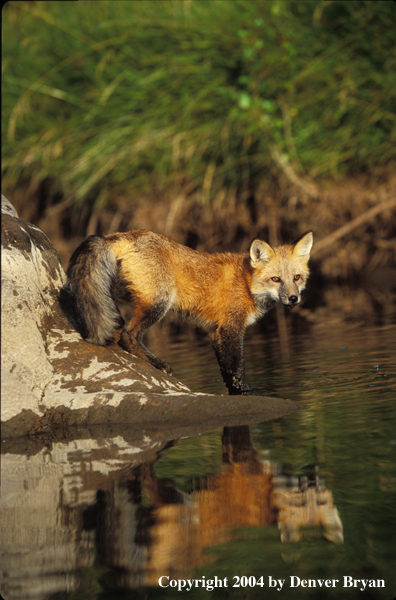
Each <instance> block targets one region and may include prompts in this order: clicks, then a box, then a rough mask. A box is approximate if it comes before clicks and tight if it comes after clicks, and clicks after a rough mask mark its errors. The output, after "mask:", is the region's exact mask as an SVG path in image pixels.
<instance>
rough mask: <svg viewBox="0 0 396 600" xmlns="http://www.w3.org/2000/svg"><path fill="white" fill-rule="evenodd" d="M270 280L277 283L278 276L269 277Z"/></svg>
mask: <svg viewBox="0 0 396 600" xmlns="http://www.w3.org/2000/svg"><path fill="white" fill-rule="evenodd" d="M271 279H272V281H275V283H278V281H280V277H271Z"/></svg>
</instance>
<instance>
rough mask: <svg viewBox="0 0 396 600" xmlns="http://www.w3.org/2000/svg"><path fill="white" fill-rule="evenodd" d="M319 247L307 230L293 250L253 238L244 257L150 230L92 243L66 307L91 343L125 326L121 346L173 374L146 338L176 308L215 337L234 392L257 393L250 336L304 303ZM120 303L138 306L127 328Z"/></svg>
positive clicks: (79, 260) (74, 261) (74, 270)
mask: <svg viewBox="0 0 396 600" xmlns="http://www.w3.org/2000/svg"><path fill="white" fill-rule="evenodd" d="M312 243H313V236H312V232H311V231H308V232H306V233H304V235H302V236H301V237H300V238H299V239H298V240H297V241H296V242H294V244H292V245H284V246H279V247H278V248H271V246H270V245H269V244H267V243H266V242H264V241H262V240H259V239H254V240H253V241H252V243H251V244H250V248H249V252H246V253H244V254H235V253H228V252H226V253H221V254H207V253H203V252H197V251H196V250H192V249H191V248H187V247H185V246H182V245H181V244H178V243H177V242H175V241H173V240H170V239H168V238H166V237H164V236H163V235H160V234H158V233H154V232H152V231H147V230H139V229H137V230H133V231H129V232H127V233H113V234H109V235H105V236H103V237H100V236H90V237H88V238H87V239H86V240H85V241H84V242H83V243H82V244H81V245H80V246H79V247H78V248H77V249H76V250H75V252H74V253H73V255H72V257H71V259H70V264H69V267H68V270H67V276H68V279H67V282H66V284H65V286H64V288H63V290H62V292H61V301H62V305H63V307H64V309H65V311H66V312H69V318H70V320H71V322H72V323H73V325H74V326H75V327H76V329H77V330H78V331H79V332H80V333H81V335H82V336H83V337H84V338H85V339H86V340H87V341H88V342H92V343H94V344H99V345H103V346H104V345H106V344H108V343H110V342H111V341H113V339H114V334H115V333H116V332H117V331H119V330H120V329H121V327H123V329H122V333H121V337H120V339H119V342H118V343H119V344H120V346H121V347H122V348H124V349H125V350H127V351H128V352H130V353H131V354H134V355H136V356H138V357H140V358H143V359H144V360H147V361H148V362H149V363H151V364H152V365H154V366H155V367H157V369H161V370H162V371H164V372H166V373H169V374H172V369H171V367H170V366H169V365H168V364H167V363H165V362H163V361H162V360H160V359H159V358H157V357H156V356H155V355H154V354H152V353H151V352H150V351H149V350H148V349H147V348H146V347H145V346H144V344H143V335H144V332H145V331H146V329H148V328H149V327H150V326H151V325H153V323H156V322H157V321H159V320H160V319H162V318H163V317H164V316H165V315H166V313H167V312H168V310H170V309H173V310H175V311H179V312H182V313H184V314H187V315H191V316H193V317H195V318H196V319H198V322H199V323H200V324H201V325H202V326H203V327H204V328H205V329H206V330H207V331H208V333H209V335H210V338H211V340H212V345H213V349H214V351H215V354H216V358H217V361H218V363H219V366H220V372H221V374H222V377H223V379H224V382H225V384H226V386H227V388H228V391H229V393H230V394H250V393H251V392H252V388H251V387H250V385H249V384H248V383H247V382H246V381H245V373H244V359H243V337H244V333H245V329H246V327H247V326H248V325H251V324H252V323H254V322H255V321H257V319H259V318H260V317H261V316H263V315H264V314H265V313H266V312H268V311H269V310H270V309H271V308H272V307H273V306H274V305H275V303H276V302H281V303H282V304H284V305H285V306H288V307H290V308H292V307H293V306H295V305H296V304H298V303H299V302H300V300H301V291H302V290H303V289H304V287H305V284H306V281H307V278H308V273H309V270H308V259H309V254H310V250H311V247H312ZM62 298H63V300H62ZM117 302H130V303H132V305H133V307H134V313H133V316H132V318H131V320H130V321H129V322H128V323H125V322H124V320H123V318H122V316H121V313H120V311H119V308H118V306H117ZM67 308H68V310H67ZM70 310H72V312H73V315H70Z"/></svg>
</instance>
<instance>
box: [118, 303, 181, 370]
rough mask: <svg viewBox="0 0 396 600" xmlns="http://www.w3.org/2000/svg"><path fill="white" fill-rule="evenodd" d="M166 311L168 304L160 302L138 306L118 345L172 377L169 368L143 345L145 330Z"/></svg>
mask: <svg viewBox="0 0 396 600" xmlns="http://www.w3.org/2000/svg"><path fill="white" fill-rule="evenodd" d="M168 310H169V304H168V302H160V303H157V304H154V305H150V306H144V305H143V304H138V305H137V306H136V309H135V312H134V314H133V317H132V318H131V320H130V321H129V323H127V324H126V325H125V327H124V329H123V331H122V333H121V337H120V340H119V342H118V343H119V345H120V346H121V347H122V348H124V350H126V351H127V352H130V353H131V354H134V355H135V356H138V357H139V358H142V359H143V360H147V361H148V362H149V363H150V364H152V365H153V366H154V367H156V368H157V369H160V370H161V371H163V372H164V373H168V375H172V373H173V371H172V368H171V366H170V365H168V363H166V362H164V361H162V360H160V359H159V358H158V357H157V356H155V354H153V353H152V352H150V350H149V349H148V348H146V346H145V345H144V343H143V336H144V333H145V332H146V330H147V329H148V328H149V327H151V325H154V323H157V321H159V320H160V319H162V317H164V316H165V314H166V313H167V312H168Z"/></svg>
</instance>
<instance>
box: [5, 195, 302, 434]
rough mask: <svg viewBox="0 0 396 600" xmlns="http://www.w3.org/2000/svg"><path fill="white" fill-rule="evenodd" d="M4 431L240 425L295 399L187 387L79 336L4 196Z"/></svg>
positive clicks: (46, 250)
mask: <svg viewBox="0 0 396 600" xmlns="http://www.w3.org/2000/svg"><path fill="white" fill-rule="evenodd" d="M2 210H3V212H2V405H1V420H2V437H3V438H10V437H14V436H20V435H25V434H28V433H38V432H47V431H48V432H52V433H54V432H57V435H59V434H60V431H61V432H65V431H66V430H67V429H68V428H70V427H72V426H80V427H81V426H87V425H114V424H117V423H118V424H120V423H121V424H124V425H125V424H128V423H129V424H131V425H136V424H138V423H140V424H145V425H146V426H147V424H150V426H151V427H153V426H158V427H161V428H164V427H165V428H172V427H176V426H177V427H189V426H190V425H191V424H194V425H195V426H196V425H197V423H202V424H205V427H204V428H205V429H207V428H208V427H209V426H213V427H217V426H220V425H239V424H245V423H249V422H254V421H256V422H257V421H264V420H267V419H270V418H276V417H279V416H282V415H284V414H287V413H289V412H291V411H293V410H296V409H297V408H300V406H299V405H296V403H293V402H290V401H287V400H281V399H273V398H265V397H262V396H260V397H254V396H250V397H246V396H243V397H242V396H221V395H210V394H197V393H192V392H191V391H190V390H189V389H188V387H187V386H185V385H184V384H183V383H181V382H179V381H178V380H177V379H175V378H174V377H170V376H168V375H166V374H164V373H162V372H160V371H158V370H157V369H155V368H154V367H152V366H151V365H150V364H148V363H147V362H145V361H143V360H140V359H139V358H136V357H134V356H132V355H131V354H128V353H127V352H125V351H124V350H122V349H121V348H120V347H119V346H117V345H113V346H108V347H106V348H104V347H100V346H94V345H92V344H89V343H87V342H85V341H84V340H83V339H82V338H81V336H80V335H79V334H78V333H77V331H75V330H74V329H73V327H72V326H71V325H70V323H69V322H68V320H67V318H66V317H65V315H64V314H63V312H62V310H61V308H60V306H59V302H58V295H59V291H60V289H61V287H62V285H63V283H64V281H65V277H66V276H65V273H64V271H63V268H62V265H61V262H60V259H59V256H58V254H57V252H56V250H55V249H54V247H53V246H52V244H51V242H50V241H49V240H48V238H47V237H46V236H45V235H44V234H43V233H42V232H41V231H40V230H39V229H38V228H37V227H35V226H34V225H32V224H31V223H28V222H26V221H22V220H21V219H19V218H18V215H17V212H16V211H15V209H14V208H13V206H12V205H11V204H10V203H9V202H8V200H7V199H6V198H4V197H3V198H2Z"/></svg>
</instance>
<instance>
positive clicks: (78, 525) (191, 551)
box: [0, 426, 343, 600]
mask: <svg viewBox="0 0 396 600" xmlns="http://www.w3.org/2000/svg"><path fill="white" fill-rule="evenodd" d="M173 443H174V442H170V444H171V445H173ZM167 446H169V443H167V442H166V441H165V440H161V439H159V437H157V438H155V436H151V435H149V434H144V433H141V434H140V439H134V440H133V442H131V441H126V440H125V438H124V437H123V436H115V437H114V438H112V439H110V440H104V439H102V440H98V439H97V440H92V439H91V440H81V439H80V440H74V441H72V442H65V443H62V442H60V443H54V444H53V445H52V447H51V448H44V449H42V450H40V451H39V452H37V453H36V454H34V455H30V456H23V455H17V454H10V453H8V454H5V455H4V456H3V459H2V497H1V499H0V536H1V537H0V539H1V542H0V546H1V548H0V556H1V564H2V569H1V591H2V594H3V597H4V598H5V599H6V600H11V599H13V598H18V600H24V599H31V598H35V597H40V598H49V597H50V595H51V594H54V593H57V592H61V591H62V592H72V591H73V590H76V589H79V588H81V587H84V586H85V585H86V582H84V580H83V578H82V576H81V575H77V573H78V572H79V570H81V569H82V568H84V567H85V568H89V567H91V566H93V565H94V564H100V565H102V566H103V567H105V568H106V569H107V571H106V573H105V574H104V575H102V578H101V582H102V584H103V585H104V586H105V587H111V588H115V587H116V588H119V587H123V588H125V587H127V588H128V587H129V588H136V587H140V586H146V585H157V583H158V578H159V577H160V576H161V575H164V573H165V574H166V575H169V576H170V577H173V578H177V577H186V576H187V575H188V574H190V573H191V572H192V571H193V569H194V568H196V567H198V566H200V565H203V564H205V562H207V561H208V560H209V558H208V554H207V553H205V550H207V549H208V548H210V547H211V546H213V545H216V544H223V543H227V542H230V541H232V539H233V530H234V529H235V528H241V527H257V526H274V527H276V526H277V527H278V528H279V530H280V536H281V540H282V541H283V542H296V541H298V540H300V539H301V537H302V536H303V534H304V532H305V531H307V528H309V530H308V531H309V535H312V531H314V532H319V531H321V533H322V535H323V536H324V537H325V538H327V539H328V540H330V541H331V542H335V543H340V542H342V541H343V527H342V523H341V520H340V518H339V515H338V512H337V509H336V507H335V506H334V504H333V499H332V494H331V492H330V491H329V490H326V489H325V488H324V487H322V486H321V484H320V481H319V480H318V478H313V479H312V480H309V479H308V478H306V477H305V478H304V477H302V478H297V477H288V476H286V475H283V474H282V468H281V466H280V465H279V464H277V463H273V462H268V461H263V460H261V458H260V455H259V453H258V452H257V451H256V450H255V448H254V447H253V444H252V440H251V435H250V428H249V427H248V426H246V427H225V428H224V430H223V434H222V451H223V461H222V462H223V465H222V468H221V472H220V473H218V474H216V475H211V476H207V477H200V478H197V479H195V480H194V486H193V490H192V491H191V492H189V493H186V492H182V491H180V490H179V489H178V487H177V483H176V482H175V480H171V479H160V478H158V477H157V476H156V474H155V463H156V461H157V460H158V456H159V452H160V451H161V450H164V449H165V448H166V447H167Z"/></svg>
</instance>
